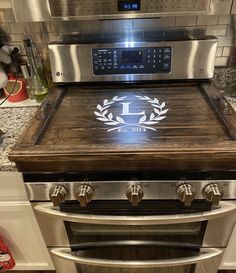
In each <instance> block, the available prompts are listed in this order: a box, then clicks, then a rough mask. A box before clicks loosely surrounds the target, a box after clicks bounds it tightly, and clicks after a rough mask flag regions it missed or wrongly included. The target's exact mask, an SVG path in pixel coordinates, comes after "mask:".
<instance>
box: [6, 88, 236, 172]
mask: <svg viewBox="0 0 236 273" xmlns="http://www.w3.org/2000/svg"><path fill="white" fill-rule="evenodd" d="M138 96H139V97H138ZM140 96H141V97H140ZM155 99H156V101H154V100H155ZM157 100H158V102H157ZM47 101H48V104H44V106H43V108H42V109H41V110H40V111H39V113H38V115H36V118H35V119H34V120H33V121H32V123H31V126H30V127H29V128H28V130H27V131H26V132H25V134H24V135H23V137H22V138H21V140H20V141H19V142H18V143H17V145H16V147H15V149H14V150H13V151H12V153H11V155H10V158H11V159H12V160H13V161H15V162H16V164H17V166H18V169H19V170H20V171H79V170H90V171H91V170H135V169H137V170H149V169H150V170H213V169H214V170H216V169H217V170H226V169H229V168H230V169H236V143H235V139H236V114H235V112H233V110H232V108H231V107H230V106H229V105H228V104H227V103H226V101H225V100H224V99H223V98H222V95H221V94H220V93H219V92H218V91H217V90H216V89H215V88H214V87H213V86H212V85H211V84H209V83H205V84H202V85H195V84H189V85H185V86H179V85H175V86H173V84H171V85H169V86H168V85H166V86H158V85H152V86H150V85H148V86H145V85H142V88H139V87H133V88H127V86H122V87H121V88H119V89H118V88H117V86H116V87H115V86H114V87H107V86H106V87H104V86H98V87H97V88H94V87H93V88H90V87H85V88H83V87H79V86H74V87H69V88H68V89H67V90H65V89H59V90H52V91H51V92H50V95H49V96H48V98H47ZM45 105H46V106H45ZM98 105H100V106H101V107H99V106H98ZM167 109H168V111H167ZM95 112H96V113H95ZM160 112H161V114H160ZM162 112H163V114H162ZM40 115H41V116H40ZM102 115H103V116H102ZM40 118H41V119H40ZM98 118H101V119H102V120H98ZM159 118H160V120H158V119H159ZM131 124H132V125H131ZM117 127H119V129H115V128H117Z"/></svg>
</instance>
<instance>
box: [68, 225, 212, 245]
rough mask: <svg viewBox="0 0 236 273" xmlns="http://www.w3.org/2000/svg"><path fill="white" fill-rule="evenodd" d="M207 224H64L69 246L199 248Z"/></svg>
mask: <svg viewBox="0 0 236 273" xmlns="http://www.w3.org/2000/svg"><path fill="white" fill-rule="evenodd" d="M206 224H207V222H196V223H185V224H171V225H147V226H133V225H132V226H131V225H123V226H119V225H95V224H81V223H73V222H65V226H66V230H67V234H68V238H69V241H70V244H71V245H77V244H79V243H85V242H101V241H104V242H105V241H114V240H115V241H120V240H145V241H159V242H177V243H190V242H191V244H193V245H196V246H201V244H202V241H203V237H204V233H205V229H206Z"/></svg>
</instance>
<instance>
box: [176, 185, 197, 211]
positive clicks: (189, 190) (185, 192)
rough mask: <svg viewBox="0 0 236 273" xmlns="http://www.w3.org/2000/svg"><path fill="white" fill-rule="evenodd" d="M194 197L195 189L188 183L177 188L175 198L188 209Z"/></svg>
mask: <svg viewBox="0 0 236 273" xmlns="http://www.w3.org/2000/svg"><path fill="white" fill-rule="evenodd" d="M195 196H196V190H195V188H194V187H193V186H192V185H191V184H189V183H183V184H181V185H179V186H178V187H177V197H178V199H179V200H180V201H182V202H183V203H184V205H185V206H186V207H190V206H191V203H192V201H193V200H194V198H195Z"/></svg>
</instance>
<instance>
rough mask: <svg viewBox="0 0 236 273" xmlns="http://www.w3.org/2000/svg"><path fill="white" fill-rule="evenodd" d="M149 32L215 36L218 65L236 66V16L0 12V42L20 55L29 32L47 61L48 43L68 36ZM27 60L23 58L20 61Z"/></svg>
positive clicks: (118, 35) (82, 36)
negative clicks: (61, 16) (72, 16)
mask: <svg viewBox="0 0 236 273" xmlns="http://www.w3.org/2000/svg"><path fill="white" fill-rule="evenodd" d="M147 30H155V35H156V36H161V37H163V36H165V35H166V34H167V33H169V32H172V33H173V32H175V33H178V34H179V35H182V34H185V35H203V34H206V35H215V36H217V37H218V38H219V43H218V50H217V58H216V66H235V65H236V39H235V38H236V17H235V16H234V15H231V16H230V15H226V16H223V15H222V16H218V15H210V16H180V17H163V18H157V19H135V20H116V21H114V20H108V21H83V22H79V21H73V22H47V23H15V20H14V16H13V13H12V10H11V9H0V42H2V43H5V44H8V45H12V46H15V45H18V46H20V49H21V54H22V55H24V54H25V51H24V48H23V44H22V39H23V38H24V32H27V33H30V34H31V36H32V38H33V40H34V41H35V43H36V44H37V47H38V50H39V51H40V53H41V54H42V56H43V57H44V59H46V58H47V43H48V42H52V41H63V40H65V39H67V38H68V37H70V38H71V37H72V36H73V39H74V37H78V36H79V37H81V38H82V39H83V38H85V37H89V36H90V35H92V34H94V33H95V34H96V35H97V36H100V37H104V36H106V35H108V33H109V35H111V36H113V37H126V36H127V37H129V39H132V37H135V38H142V37H143V36H144V35H145V33H146V31H147ZM21 60H22V61H24V60H25V58H24V56H23V57H22V58H21Z"/></svg>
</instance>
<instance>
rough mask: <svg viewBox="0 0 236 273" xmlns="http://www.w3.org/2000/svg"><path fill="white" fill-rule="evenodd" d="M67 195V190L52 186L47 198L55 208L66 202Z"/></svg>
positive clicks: (62, 187)
mask: <svg viewBox="0 0 236 273" xmlns="http://www.w3.org/2000/svg"><path fill="white" fill-rule="evenodd" d="M67 195H68V190H67V188H66V187H65V186H62V185H59V184H56V185H53V186H52V187H51V188H50V190H49V198H50V200H51V201H52V203H53V206H55V207H59V205H60V204H61V203H63V202H64V201H65V200H66V197H67Z"/></svg>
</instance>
